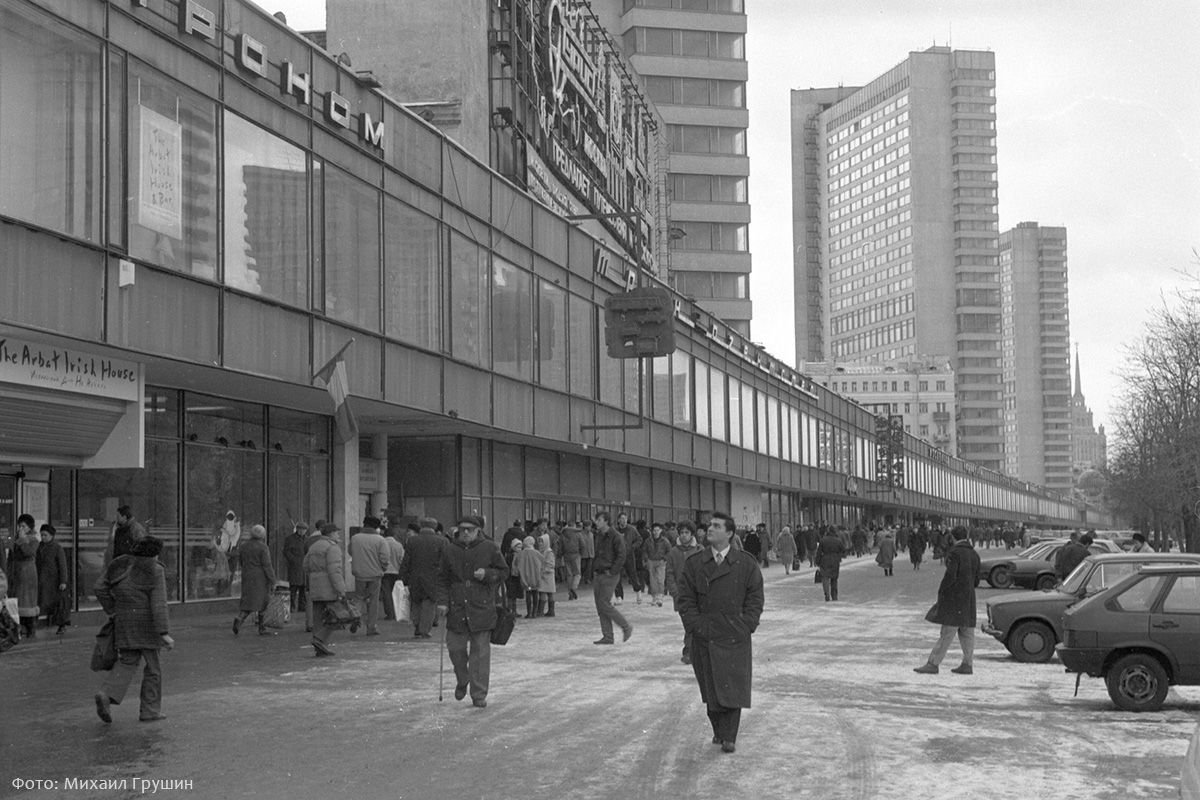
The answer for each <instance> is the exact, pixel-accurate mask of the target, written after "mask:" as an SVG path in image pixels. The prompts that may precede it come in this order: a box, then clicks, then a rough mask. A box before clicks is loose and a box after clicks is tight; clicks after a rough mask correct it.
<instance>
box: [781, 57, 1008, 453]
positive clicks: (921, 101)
mask: <svg viewBox="0 0 1200 800" xmlns="http://www.w3.org/2000/svg"><path fill="white" fill-rule="evenodd" d="M995 93H996V71H995V56H994V54H992V53H990V52H981V51H971V50H951V49H950V48H948V47H932V48H930V49H928V50H925V51H922V52H914V53H910V54H909V57H908V58H907V59H906V60H905V61H903V62H901V63H900V64H899V65H897V66H896V67H894V68H893V69H891V70H889V71H888V72H886V73H884V74H883V75H881V76H880V77H878V78H876V79H875V80H873V81H871V82H870V83H868V84H867V85H865V86H862V87H837V88H821V89H807V90H798V91H793V92H792V97H791V107H792V186H793V202H792V215H793V224H792V231H793V243H794V251H793V253H794V256H793V258H794V263H793V270H794V274H795V286H796V359H797V363H802V362H805V361H828V360H833V361H891V360H903V359H915V358H924V357H933V356H945V357H947V358H948V359H949V360H950V362H951V363H952V364H953V367H954V373H955V396H956V407H957V420H956V429H957V430H956V433H957V437H956V438H957V441H958V455H959V456H961V457H963V458H965V459H967V460H969V461H972V462H974V463H976V464H979V465H980V466H985V467H988V468H991V469H995V470H997V471H1000V470H1002V469H1003V466H1004V437H1003V430H1002V410H1003V409H1002V402H1003V395H1002V393H1003V385H1002V382H1001V381H1002V365H1001V349H1000V348H1001V325H1000V319H1001V310H1000V272H999V263H998V258H999V244H998V239H999V214H998V210H997V181H996V100H995Z"/></svg>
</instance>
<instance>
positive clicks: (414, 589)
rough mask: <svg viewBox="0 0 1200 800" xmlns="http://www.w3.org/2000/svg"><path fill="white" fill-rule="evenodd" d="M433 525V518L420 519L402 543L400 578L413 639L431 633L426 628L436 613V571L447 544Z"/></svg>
mask: <svg viewBox="0 0 1200 800" xmlns="http://www.w3.org/2000/svg"><path fill="white" fill-rule="evenodd" d="M436 527H437V520H434V519H422V520H421V530H420V532H418V533H417V535H416V536H414V537H412V538H411V539H409V540H408V544H406V545H405V546H404V562H403V563H402V564H401V565H400V580H402V581H404V585H405V586H407V587H408V596H409V599H410V600H411V601H412V619H413V638H414V639H428V638H430V637H431V636H432V635H433V634H431V633H430V630H431V629H432V628H433V618H434V615H435V614H436V613H437V575H438V571H439V570H440V569H441V567H442V554H443V552H444V551H445V549H446V545H447V544H448V540H447V539H446V537H445V536H440V535H438V533H437V531H436V530H435V528H436Z"/></svg>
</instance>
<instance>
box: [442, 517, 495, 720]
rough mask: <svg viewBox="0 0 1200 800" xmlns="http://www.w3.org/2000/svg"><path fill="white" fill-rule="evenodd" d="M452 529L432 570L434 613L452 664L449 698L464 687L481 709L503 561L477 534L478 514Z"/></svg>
mask: <svg viewBox="0 0 1200 800" xmlns="http://www.w3.org/2000/svg"><path fill="white" fill-rule="evenodd" d="M457 527H458V538H457V539H455V540H454V541H453V542H452V543H450V544H449V545H448V546H447V547H446V549H445V553H444V555H443V558H442V562H441V566H440V567H439V569H438V573H437V612H438V616H439V617H441V618H442V619H443V621H444V623H445V632H444V633H443V636H444V638H445V642H446V649H447V651H449V653H450V663H451V664H453V665H454V677H455V680H456V683H455V686H454V699H455V700H462V699H463V698H464V697H466V696H467V692H468V691H469V692H470V693H471V701H472V702H473V703H474V704H475V707H476V708H486V707H487V694H488V677H489V674H490V672H491V659H492V649H491V648H492V642H491V636H492V629H493V628H495V627H496V587H497V586H499V585H500V584H501V583H503V582H504V579H505V578H507V577H508V564H507V563H505V561H504V556H502V555H500V548H499V547H497V546H496V544H495V542H491V541H489V540H487V539H484V538H482V537H481V536H480V529H481V528H482V527H483V519H482V518H480V517H476V516H465V517H462V518H461V519H460V520H459V521H458V526H457ZM439 697H440V692H439Z"/></svg>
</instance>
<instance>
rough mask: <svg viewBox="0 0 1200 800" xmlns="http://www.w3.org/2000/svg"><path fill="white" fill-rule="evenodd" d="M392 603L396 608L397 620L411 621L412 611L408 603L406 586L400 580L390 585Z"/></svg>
mask: <svg viewBox="0 0 1200 800" xmlns="http://www.w3.org/2000/svg"><path fill="white" fill-rule="evenodd" d="M392 605H393V606H395V608H396V621H397V622H411V621H412V611H411V610H410V609H409V603H408V587H407V586H405V585H404V584H403V583H401V582H400V581H396V585H395V586H394V587H392Z"/></svg>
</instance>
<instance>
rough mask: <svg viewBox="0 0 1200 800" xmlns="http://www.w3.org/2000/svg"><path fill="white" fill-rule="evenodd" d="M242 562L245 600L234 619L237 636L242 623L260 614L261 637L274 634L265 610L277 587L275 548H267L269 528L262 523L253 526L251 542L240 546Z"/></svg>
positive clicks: (259, 627)
mask: <svg viewBox="0 0 1200 800" xmlns="http://www.w3.org/2000/svg"><path fill="white" fill-rule="evenodd" d="M238 558H239V560H240V561H241V564H242V602H241V604H240V605H239V606H238V615H237V617H236V618H234V620H233V635H234V636H237V634H238V631H239V630H241V627H242V622H244V621H245V619H246V617H248V616H250V615H251V614H256V615H257V616H256V618H255V619H256V620H257V622H258V635H259V636H274V635H275V631H269V630H267V626H266V624H265V622H264V616H263V612H264V611H266V610H267V603H269V602H270V601H271V589H272V588H274V586H275V570H274V569H273V568H272V567H271V550H270V549H269V548H268V547H267V529H266V528H264V527H263V526H262V525H255V526H254V527H252V528H250V541H248V542H243V543H242V546H241V547H240V548H238Z"/></svg>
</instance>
